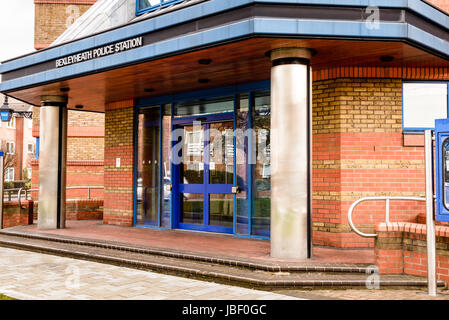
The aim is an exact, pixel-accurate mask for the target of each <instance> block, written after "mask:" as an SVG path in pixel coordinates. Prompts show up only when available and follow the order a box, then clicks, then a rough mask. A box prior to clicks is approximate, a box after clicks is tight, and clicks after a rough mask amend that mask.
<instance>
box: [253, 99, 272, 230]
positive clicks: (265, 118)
mask: <svg viewBox="0 0 449 320" xmlns="http://www.w3.org/2000/svg"><path fill="white" fill-rule="evenodd" d="M270 105H271V102H270V92H269V91H261V92H256V94H255V97H254V109H253V124H254V126H253V128H254V130H255V134H256V139H257V141H256V142H255V143H256V157H257V158H256V164H255V165H253V170H254V171H253V172H254V174H253V177H254V186H253V190H254V191H255V192H254V201H253V211H252V221H251V225H252V230H251V233H252V234H253V235H259V236H269V235H270V210H271V209H270V207H271V175H270V127H271V123H270V121H271V119H270V109H271V108H270Z"/></svg>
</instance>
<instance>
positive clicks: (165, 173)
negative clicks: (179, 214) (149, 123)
mask: <svg viewBox="0 0 449 320" xmlns="http://www.w3.org/2000/svg"><path fill="white" fill-rule="evenodd" d="M163 112H164V114H163V116H162V163H161V165H162V185H163V189H162V199H161V201H162V209H161V210H162V211H161V227H165V228H168V227H170V221H171V220H170V216H171V215H170V210H171V190H172V185H171V160H170V159H171V158H170V155H171V152H170V150H171V104H166V105H164V108H163Z"/></svg>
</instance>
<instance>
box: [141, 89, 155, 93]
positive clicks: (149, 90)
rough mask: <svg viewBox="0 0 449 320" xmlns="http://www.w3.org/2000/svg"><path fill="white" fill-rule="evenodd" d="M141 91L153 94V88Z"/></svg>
mask: <svg viewBox="0 0 449 320" xmlns="http://www.w3.org/2000/svg"><path fill="white" fill-rule="evenodd" d="M143 91H145V92H148V93H150V92H154V89H153V88H147V89H143Z"/></svg>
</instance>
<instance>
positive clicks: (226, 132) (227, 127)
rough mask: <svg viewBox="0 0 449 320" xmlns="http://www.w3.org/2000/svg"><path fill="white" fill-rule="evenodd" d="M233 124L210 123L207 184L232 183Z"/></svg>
mask: <svg viewBox="0 0 449 320" xmlns="http://www.w3.org/2000/svg"><path fill="white" fill-rule="evenodd" d="M233 127H234V124H233V123H232V122H230V121H228V122H219V123H211V124H210V129H209V134H210V137H209V151H210V156H209V183H211V184H233V183H234V132H233V131H234V130H233Z"/></svg>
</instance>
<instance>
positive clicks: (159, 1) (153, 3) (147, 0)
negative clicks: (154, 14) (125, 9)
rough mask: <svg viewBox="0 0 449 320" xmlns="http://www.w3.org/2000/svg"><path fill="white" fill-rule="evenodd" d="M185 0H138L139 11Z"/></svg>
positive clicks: (150, 9)
mask: <svg viewBox="0 0 449 320" xmlns="http://www.w3.org/2000/svg"><path fill="white" fill-rule="evenodd" d="M183 1H185V0H137V11H138V12H139V11H142V10H145V9H148V10H145V11H152V10H157V9H159V8H163V7H165V6H169V5H173V4H176V3H179V2H183Z"/></svg>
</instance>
